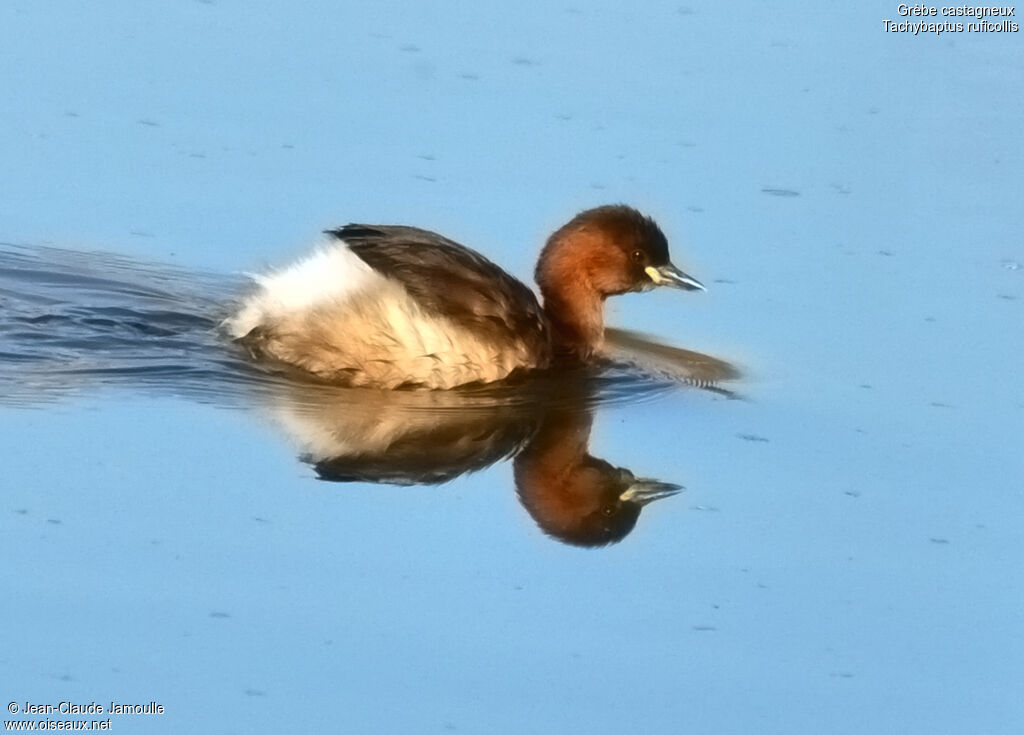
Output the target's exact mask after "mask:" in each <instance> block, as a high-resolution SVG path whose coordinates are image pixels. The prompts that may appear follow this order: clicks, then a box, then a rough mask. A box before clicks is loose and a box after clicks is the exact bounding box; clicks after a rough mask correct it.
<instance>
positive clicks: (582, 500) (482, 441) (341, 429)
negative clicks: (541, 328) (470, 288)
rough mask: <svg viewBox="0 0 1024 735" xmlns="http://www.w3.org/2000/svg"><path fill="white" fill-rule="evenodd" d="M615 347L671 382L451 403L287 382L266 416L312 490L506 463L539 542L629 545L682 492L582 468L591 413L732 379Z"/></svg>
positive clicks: (658, 353)
mask: <svg viewBox="0 0 1024 735" xmlns="http://www.w3.org/2000/svg"><path fill="white" fill-rule="evenodd" d="M613 337H614V339H615V343H616V344H617V345H619V349H620V352H619V355H618V356H619V357H620V358H623V359H626V360H627V361H628V362H629V363H630V364H631V365H635V364H636V363H637V362H638V361H639V362H646V364H647V365H648V367H650V366H651V365H652V362H651V360H650V359H649V358H651V357H652V355H653V357H656V358H658V360H659V361H660V363H659V369H660V370H661V371H662V372H663V373H671V374H672V377H673V380H672V381H671V382H670V381H668V380H660V381H658V380H653V379H648V380H638V379H637V377H636V374H635V372H633V371H630V370H623V369H621V366H620V369H619V370H618V371H616V370H615V369H614V367H613V368H611V369H609V366H604V367H603V369H580V370H578V371H573V372H568V373H559V374H557V375H555V374H547V375H539V376H534V377H532V378H530V379H528V380H524V381H522V382H520V383H519V384H518V385H499V386H485V387H480V388H476V389H466V390H456V391H393V390H392V391H389V390H372V389H366V388H339V387H335V386H325V385H315V384H304V383H295V382H292V383H289V384H288V385H287V386H286V389H285V390H279V391H274V392H273V393H272V394H271V398H270V405H271V406H272V414H273V416H274V417H275V420H276V423H277V424H278V425H279V426H281V427H282V428H283V429H284V430H285V432H286V433H287V434H288V435H290V437H291V438H292V440H293V441H294V442H295V443H296V444H297V445H298V446H299V447H300V453H301V458H302V460H303V461H305V462H307V463H308V464H309V465H311V466H312V467H313V469H314V470H315V472H316V474H317V476H318V477H319V478H320V479H323V480H330V481H335V482H374V483H388V484H399V485H414V484H439V483H443V482H447V481H449V480H452V479H454V478H456V477H458V476H460V475H462V474H465V473H469V472H475V471H477V470H480V469H483V468H485V467H488V466H490V465H492V464H494V463H497V462H499V461H502V460H505V459H508V458H512V459H513V476H514V482H515V488H516V492H517V495H518V497H519V500H520V502H521V503H522V505H523V507H524V508H525V509H526V511H527V512H528V513H529V514H530V515H531V517H532V518H533V519H534V521H535V522H536V523H537V525H538V527H539V528H540V529H541V530H542V531H543V532H544V533H545V534H547V535H548V536H550V537H552V538H555V539H557V540H559V541H562V542H564V543H567V544H572V545H576V546H604V545H607V544H611V543H615V542H618V541H620V540H621V539H623V538H624V537H625V536H626V535H627V534H629V533H630V532H631V531H632V530H633V528H634V527H635V526H636V523H637V520H638V518H639V516H640V512H641V510H642V509H643V508H644V507H645V506H646V505H648V504H649V503H651V502H653V501H655V500H659V499H661V498H667V497H670V496H672V495H674V494H676V493H678V492H680V491H681V490H682V487H681V486H680V485H677V484H674V483H672V482H664V481H661V480H655V479H649V478H645V477H639V476H637V475H635V474H634V473H633V472H632V471H631V470H628V469H625V468H622V467H617V466H615V465H613V464H611V463H610V462H608V461H606V460H604V459H601V458H598V457H594V456H592V455H591V454H590V453H589V444H590V433H591V426H592V424H593V420H594V415H595V411H597V410H600V408H601V407H602V406H606V405H608V404H609V403H613V402H615V401H617V400H621V399H624V398H630V399H636V398H637V395H638V394H639V393H642V392H645V391H646V392H651V391H663V390H667V389H669V388H670V387H673V386H678V385H679V382H685V383H689V384H691V385H695V386H698V387H701V388H704V389H708V390H712V391H715V392H718V393H724V394H727V395H731V394H730V393H729V391H728V390H726V389H724V388H722V387H721V386H720V385H719V382H720V381H723V380H728V379H732V378H735V377H737V376H738V371H737V370H736V369H735V368H734V367H733V366H732V365H730V364H729V363H726V362H723V361H721V360H718V359H717V358H712V357H709V356H707V355H702V354H700V353H696V352H690V351H687V350H678V349H677V348H666V347H664V346H661V345H657V344H656V343H650V342H646V341H645V339H644V338H643V337H642V336H640V335H636V334H632V333H625V332H622V333H616V334H615V335H613ZM627 348H628V349H627Z"/></svg>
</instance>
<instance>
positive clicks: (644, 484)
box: [619, 477, 683, 505]
mask: <svg viewBox="0 0 1024 735" xmlns="http://www.w3.org/2000/svg"><path fill="white" fill-rule="evenodd" d="M682 489H683V487H682V486H681V485H673V484H672V483H671V482H660V481H658V480H651V479H649V478H647V477H635V478H633V481H632V482H631V483H630V485H629V487H628V488H626V490H625V492H623V493H622V494H621V495H619V500H621V501H623V502H628V503H636V504H637V505H647V504H648V503H653V502H654V501H655V500H661V499H662V498H670V497H672V496H673V495H675V494H676V493H678V492H680V491H682Z"/></svg>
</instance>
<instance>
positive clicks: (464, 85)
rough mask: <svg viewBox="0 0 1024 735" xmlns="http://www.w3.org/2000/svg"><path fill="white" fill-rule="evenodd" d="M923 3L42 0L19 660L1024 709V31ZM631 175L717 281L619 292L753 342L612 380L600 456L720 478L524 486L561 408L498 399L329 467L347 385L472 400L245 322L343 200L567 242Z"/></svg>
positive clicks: (582, 693)
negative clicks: (949, 27) (316, 358)
mask: <svg viewBox="0 0 1024 735" xmlns="http://www.w3.org/2000/svg"><path fill="white" fill-rule="evenodd" d="M887 18H888V19H896V18H897V16H896V5H895V4H890V3H866V4H865V3H861V4H857V5H855V6H850V5H848V4H838V3H835V4H832V3H830V4H824V5H823V4H820V3H818V4H801V3H786V4H783V5H782V6H776V7H771V8H769V7H767V6H763V5H761V4H755V3H748V2H740V3H730V4H696V3H687V4H685V5H680V4H678V3H648V4H645V5H643V6H635V7H634V6H625V5H622V4H621V3H611V2H592V3H590V2H588V3H577V4H575V5H572V6H568V5H567V6H551V5H543V4H531V5H528V6H524V7H515V8H513V7H510V6H507V5H501V4H497V3H477V4H463V3H447V4H441V5H438V4H412V5H410V4H408V3H376V4H373V5H372V6H370V5H367V6H362V7H360V6H356V5H348V6H345V7H338V6H337V5H336V4H333V3H304V4H302V5H301V6H299V7H296V6H295V5H294V4H286V3H273V2H257V3H246V4H240V3H234V2H227V1H225V0H217V2H194V3H190V2H178V3H157V4H137V3H126V2H125V3H106V4H104V5H103V6H102V7H97V6H95V5H90V4H82V3H74V2H50V3H27V2H10V3H7V4H5V5H4V6H3V7H2V8H0V62H2V64H3V67H4V68H5V69H6V70H8V73H7V74H5V75H3V76H2V77H0V91H2V92H3V95H2V96H3V99H4V100H6V101H7V104H6V105H5V112H4V115H3V116H0V169H2V171H3V176H0V242H3V243H7V244H6V245H4V246H3V252H4V253H5V256H4V259H3V265H4V266H5V267H6V268H8V269H9V270H13V269H14V266H15V264H16V263H17V262H19V261H18V258H19V257H20V258H21V261H20V262H21V263H22V264H23V265H24V264H25V262H26V259H27V260H28V262H30V263H31V264H33V265H34V266H39V265H40V264H41V263H43V264H45V267H41V268H34V270H35V271H37V272H41V273H44V274H48V275H45V276H41V277H39V278H37V279H36V280H34V281H33V280H31V279H27V278H26V277H25V276H24V274H23V273H22V274H21V275H20V276H13V275H11V274H10V273H9V272H7V276H6V278H5V280H4V281H3V284H4V290H3V291H0V308H2V309H3V314H2V316H0V324H2V326H3V332H2V333H0V352H2V353H4V354H3V359H2V360H0V385H2V386H3V388H4V391H5V395H4V397H3V400H0V432H2V438H3V441H4V446H5V451H4V453H3V459H4V471H3V473H2V478H0V559H2V560H3V563H2V564H0V581H2V582H3V589H4V595H3V598H2V601H0V616H2V617H0V619H2V620H3V621H4V625H3V632H2V633H0V693H2V694H3V695H6V696H7V700H8V701H11V702H16V703H19V704H20V705H23V704H24V703H25V702H26V701H28V702H32V703H53V704H56V703H58V702H60V701H62V700H67V701H73V702H78V703H89V702H91V701H96V702H98V703H101V704H103V705H104V706H106V705H108V704H109V702H110V701H111V700H115V701H118V702H124V703H139V704H144V703H148V702H150V701H156V702H159V703H161V704H162V705H163V707H164V708H165V712H164V713H163V714H160V715H143V714H138V715H112V716H111V718H112V730H114V731H120V732H132V733H135V732H137V733H150V732H189V731H195V732H253V731H256V732H264V731H265V732H280V731H287V732H335V731H338V732H347V731H354V732H386V733H389V732H449V731H461V732H487V733H494V732H509V733H512V732H522V731H525V730H528V731H531V732H541V733H561V732H566V731H570V730H572V731H575V730H588V731H591V732H597V733H612V732H621V731H642V732H657V733H662V732H664V733H669V732H673V733H674V732H679V731H693V732H709V733H750V732H758V733H804V732H806V733H819V732H828V733H851V734H852V733H858V734H859V733H865V732H901V733H930V734H932V733H962V732H984V733H1016V732H1019V731H1020V730H1021V728H1022V726H1024V707H1022V706H1021V704H1020V697H1019V692H1020V690H1021V686H1022V684H1024V646H1022V643H1021V641H1022V640H1024V637H1022V635H1021V632H1022V631H1021V628H1022V623H1024V620H1022V618H1024V615H1022V613H1021V610H1022V605H1021V600H1022V592H1024V585H1022V581H1024V580H1022V575H1021V570H1020V562H1019V560H1020V558H1021V553H1022V551H1024V544H1022V541H1021V535H1020V532H1019V528H1020V523H1021V521H1022V520H1024V498H1022V493H1021V490H1022V478H1024V462H1022V459H1021V453H1020V436H1021V433H1022V429H1024V395H1022V390H1021V387H1020V379H1019V372H1020V371H1019V368H1018V365H1019V364H1020V362H1021V358H1022V356H1024V330H1022V329H1021V322H1022V309H1024V210H1022V208H1021V206H1020V201H1021V194H1022V190H1024V186H1022V184H1024V143H1022V140H1021V137H1020V134H1019V133H1020V130H1021V128H1022V123H1024V102H1022V100H1024V97H1022V95H1021V94H1020V91H1021V89H1022V86H1024V51H1022V47H1021V38H1022V37H1021V35H1020V33H1007V34H994V33H993V34H967V33H963V34H943V35H941V36H938V37H935V36H934V35H919V36H914V35H910V34H893V33H886V32H885V30H884V27H883V23H882V21H883V19H887ZM617 201H625V202H629V203H631V204H634V205H636V206H638V207H641V208H642V209H644V210H645V211H648V212H650V213H651V214H652V215H654V216H655V217H656V218H657V219H658V221H659V222H660V224H661V225H662V227H663V229H664V230H665V231H666V233H667V234H668V236H669V240H670V246H671V249H672V253H673V260H674V261H675V262H676V263H677V264H678V265H679V266H680V267H682V268H684V269H685V270H686V271H687V272H689V273H692V274H693V275H694V276H696V277H697V278H699V279H700V280H701V281H703V282H704V283H705V284H707V285H708V286H709V292H708V293H707V294H695V295H689V294H681V293H679V292H654V293H651V294H643V295H636V296H632V295H631V296H627V297H622V298H619V299H617V300H613V301H611V302H609V307H610V309H609V311H610V313H609V321H610V322H611V323H613V324H615V325H617V326H619V327H623V328H627V329H632V330H638V331H642V332H645V333H648V334H652V335H656V336H657V338H658V339H659V340H661V341H664V342H670V343H672V344H675V345H679V346H681V347H685V348H688V349H691V350H695V351H699V352H701V353H706V354H710V355H715V356H718V357H720V358H723V359H725V360H728V361H729V362H731V363H734V364H736V365H739V366H740V368H741V369H742V371H743V378H741V379H740V380H738V381H732V382H731V383H730V384H729V388H730V390H732V391H734V393H735V395H732V396H730V395H723V394H721V393H716V392H713V391H707V390H702V389H700V388H699V387H696V386H693V385H668V386H666V384H665V382H664V381H663V380H661V379H656V378H651V379H650V380H643V381H640V382H638V383H628V386H623V384H621V383H617V382H616V381H615V380H611V381H610V382H606V383H601V384H599V385H597V386H594V390H596V391H597V398H593V397H592V396H591V395H584V396H582V397H580V400H581V402H582V405H583V406H585V407H586V408H587V410H585V411H583V412H579V411H574V412H570V416H571V417H575V419H574V420H575V421H576V423H575V424H574V423H572V422H571V421H569V423H568V425H567V428H568V429H569V430H570V434H568V435H570V436H576V435H579V436H583V437H585V438H586V440H587V441H586V442H585V443H584V444H585V449H586V452H587V453H588V454H589V455H590V456H591V457H593V458H595V459H600V460H603V461H605V462H607V463H609V466H612V467H615V468H618V467H622V468H628V469H629V470H630V471H632V472H633V473H635V475H636V476H639V477H647V478H654V479H657V480H659V481H662V482H665V483H672V484H675V485H680V486H684V487H685V489H684V490H682V491H681V492H679V493H678V494H676V495H674V496H672V497H667V498H664V499H661V500H658V501H656V502H654V503H652V504H651V505H649V506H646V507H645V508H644V510H643V512H642V514H640V516H639V518H638V519H636V524H635V527H633V528H632V531H631V532H630V533H628V534H627V535H626V536H625V537H623V538H622V539H621V540H620V541H619V542H618V543H612V544H608V545H603V546H599V547H597V548H581V547H579V546H576V545H570V544H565V543H562V542H561V541H559V540H558V539H557V538H556V537H554V536H552V535H551V534H550V533H546V532H545V531H544V530H543V529H542V528H541V526H539V525H538V523H537V521H536V520H535V517H534V516H533V515H531V513H530V511H529V510H528V509H527V506H526V505H524V503H523V502H522V498H521V495H522V493H521V492H520V491H518V490H517V487H516V460H515V458H514V456H513V455H516V452H517V451H518V449H519V448H521V447H522V446H524V445H528V444H529V442H530V441H531V439H533V438H535V437H536V435H537V434H536V432H537V431H538V425H539V424H538V423H537V422H538V421H540V420H541V419H544V420H546V421H547V422H548V424H547V425H548V426H549V427H550V426H559V425H560V424H559V423H558V422H559V416H558V415H556V416H554V417H553V418H552V417H551V416H550V415H544V416H541V417H540V418H538V416H537V413H536V412H535V411H532V410H531V411H528V412H526V415H525V418H524V419H523V422H524V423H525V424H526V425H525V426H520V425H518V424H515V423H514V422H513V423H512V428H507V427H508V426H509V424H507V423H506V424H502V426H505V427H506V429H505V430H504V431H502V430H496V428H495V424H494V423H493V422H491V420H490V418H488V416H487V415H484V416H478V417H477V418H478V420H479V421H480V422H481V423H480V424H479V427H480V428H479V430H478V431H477V432H476V433H475V434H470V435H471V436H473V437H475V439H476V441H475V442H468V443H467V444H466V446H465V450H466V452H465V454H463V455H461V459H460V461H462V460H465V458H466V457H467V456H468V457H470V459H472V460H474V462H473V463H471V466H470V467H468V468H466V470H465V471H464V472H461V473H458V474H456V476H454V478H453V479H451V480H450V481H448V482H444V483H441V484H437V485H435V484H412V485H409V484H390V483H387V482H376V481H375V482H370V481H365V480H367V479H370V478H369V477H368V476H363V480H364V481H354V482H343V483H338V482H329V481H322V480H320V479H318V477H321V476H322V475H323V466H321V467H320V469H319V470H318V458H321V459H322V455H324V454H325V451H324V450H325V439H324V436H325V435H326V436H327V437H328V438H330V436H331V434H332V432H331V430H330V427H332V426H333V427H335V428H337V426H338V424H337V421H339V420H342V421H348V422H349V423H346V424H343V426H344V427H345V428H344V432H342V433H343V435H344V436H343V437H342V438H345V436H355V435H356V434H359V436H360V437H361V438H362V439H364V440H365V439H366V437H367V436H369V434H368V433H367V432H366V431H363V430H360V431H359V432H357V431H356V430H355V429H354V428H353V427H355V426H360V424H359V420H360V417H366V416H369V417H370V419H372V417H373V416H377V415H380V416H382V417H388V416H392V415H397V416H399V417H400V418H403V417H408V416H409V415H415V416H417V417H419V418H420V419H422V421H423V422H424V423H423V426H424V427H425V428H424V431H426V432H427V433H429V431H430V430H431V424H430V422H431V421H434V420H438V421H441V420H442V419H444V417H448V416H450V414H451V410H450V407H441V406H433V407H432V406H419V407H416V410H414V411H412V412H411V413H410V412H409V407H407V406H402V407H400V409H399V410H397V411H394V412H393V411H392V409H393V408H394V407H393V406H383V407H382V406H375V405H370V406H369V407H367V405H368V404H365V403H363V402H359V404H358V405H359V406H360V407H361V408H360V409H359V410H358V411H357V410H349V407H350V406H352V405H353V404H352V402H351V401H350V400H348V399H347V398H345V397H343V396H337V395H334V394H327V395H328V396H329V398H328V400H326V401H324V400H320V399H322V398H323V397H324V395H325V394H319V393H317V391H313V393H314V394H315V395H314V397H310V393H309V389H308V387H307V388H303V389H302V390H300V391H299V392H300V394H301V395H299V396H296V395H294V394H291V393H289V392H288V389H287V388H283V387H282V384H281V382H280V381H279V379H278V378H276V377H274V376H266V375H264V374H262V373H260V372H259V371H255V372H252V369H251V367H250V366H247V365H246V363H245V362H244V360H243V359H242V358H241V357H240V356H239V355H238V354H237V353H235V352H232V350H231V348H230V345H226V344H225V343H224V342H223V341H222V340H220V339H219V338H218V335H217V329H216V325H217V323H218V322H219V320H220V319H221V318H222V317H223V315H224V313H226V310H227V309H229V308H230V303H231V302H232V299H233V298H235V297H236V295H237V293H238V289H242V288H244V282H245V279H244V276H243V275H242V274H243V273H244V272H245V271H252V270H258V269H260V268H262V267H265V266H267V265H272V264H281V263H285V262H287V261H288V260H289V259H290V258H292V257H295V256H296V255H299V254H301V253H302V252H303V251H304V250H305V249H306V248H307V247H308V245H309V243H310V242H311V240H312V239H313V238H314V237H315V236H316V234H317V233H318V232H319V230H321V229H323V228H325V227H330V226H335V225H339V224H343V223H345V222H348V221H353V220H354V221H370V222H395V223H407V224H416V225H418V226H422V227H427V228H430V229H434V230H437V231H439V232H442V233H444V234H445V235H447V236H450V237H453V238H455V239H456V240H458V241H460V242H464V243H467V244H470V245H472V246H474V247H476V248H477V249H479V250H481V251H483V252H485V253H486V254H487V255H488V256H489V257H491V258H492V259H493V260H495V261H496V262H499V263H501V264H503V265H504V266H505V267H506V268H507V269H508V270H509V271H510V272H512V273H514V274H515V275H517V276H519V277H521V278H522V279H523V280H526V281H529V280H530V273H531V270H532V265H533V260H534V258H535V257H536V253H537V250H538V249H539V246H540V243H541V242H543V240H544V238H545V237H546V236H547V234H548V233H549V232H550V231H551V230H553V229H554V228H555V227H557V226H558V225H560V224H561V223H562V222H563V221H565V220H566V219H568V217H569V216H571V215H572V214H573V213H574V212H575V211H577V210H578V209H581V208H583V207H587V206H592V205H595V204H600V203H605V202H617ZM97 251H101V252H103V253H107V255H96V254H95V253H96V252H97ZM76 254H77V255H76ZM110 254H113V255H110ZM55 274H64V276H65V278H64V279H63V280H61V279H60V278H57V277H56V276H55ZM89 279H93V280H89ZM15 283H16V284H18V285H17V287H16V288H15V287H14V286H13V285H12V284H15ZM57 293H60V294H61V295H60V296H57V295H55V294H57ZM104 309H107V310H108V311H106V312H104V311H102V310H104ZM109 310H113V311H109ZM40 317H42V321H37V322H35V323H33V322H31V321H24V320H31V319H38V318H40ZM19 319H21V320H22V321H20V322H19V321H17V320H19ZM133 325H134V326H133ZM29 334H35V335H41V336H37V337H30V336H28V335H29ZM33 339H34V340H35V347H34V348H30V342H31V341H32V340H33ZM12 346H13V348H12ZM15 359H18V360H20V362H17V363H16V362H15ZM613 377H615V376H613ZM641 383H642V385H641ZM317 395H318V396H319V398H320V399H318V398H317V397H316V396H317ZM559 397H560V399H565V400H568V399H572V398H573V396H572V395H571V391H570V395H569V396H568V399H567V398H566V395H564V394H561V395H560V396H559ZM488 400H490V398H488ZM484 403H485V404H486V405H493V403H488V402H487V401H485V402H484ZM332 409H335V410H334V411H333V412H332ZM455 413H456V414H458V415H465V412H464V411H461V410H460V411H456V412H455ZM483 413H484V414H487V411H484V412H483ZM499 413H500V412H499ZM511 413H512V414H513V417H516V416H518V415H519V414H518V413H517V412H516V411H511ZM581 417H583V418H582V419H581ZM583 419H585V420H583ZM588 421H592V426H587V422H588ZM552 422H553V423H552ZM397 423H398V424H399V425H403V426H407V427H408V428H411V429H413V430H414V431H415V430H416V429H417V428H418V425H417V424H415V423H413V422H412V421H405V420H404V418H403V420H401V421H398V422H397ZM444 428H446V429H450V425H447V424H446V425H444ZM572 431H575V432H576V434H572V433H571V432H572ZM345 432H351V433H350V434H345ZM335 433H337V432H335ZM406 446H412V447H413V448H415V445H414V444H413V443H407V444H406ZM327 448H331V451H334V452H335V454H337V451H336V450H337V447H336V446H334V445H329V446H327ZM350 449H351V447H350ZM474 452H477V453H474ZM356 454H358V452H356ZM413 454H415V452H413ZM345 456H346V461H347V462H349V463H348V464H345V465H344V466H343V467H342V469H343V472H342V474H344V473H348V474H349V475H351V473H353V472H354V471H356V470H358V471H359V472H365V471H366V465H365V464H360V465H353V464H351V462H350V460H351V457H352V452H351V451H350V452H349V454H347V455H345ZM360 456H363V455H360ZM445 459H446V461H450V462H453V463H455V460H453V459H452V458H451V457H445ZM485 459H487V460H490V459H494V460H495V462H494V463H493V464H487V463H486V462H484V460H485ZM410 461H411V460H410ZM456 464H457V463H456ZM459 466H460V467H461V466H462V465H459ZM354 467H355V469H353V468H354ZM387 467H388V466H385V469H387ZM390 467H391V469H395V466H394V465H390ZM406 469H407V470H408V467H406ZM390 479H392V480H401V479H405V480H409V477H408V476H406V477H404V478H400V477H391V478H390ZM442 479H443V478H442ZM12 719H15V718H12ZM25 719H29V720H33V721H40V720H42V719H44V717H42V716H38V717H28V718H25Z"/></svg>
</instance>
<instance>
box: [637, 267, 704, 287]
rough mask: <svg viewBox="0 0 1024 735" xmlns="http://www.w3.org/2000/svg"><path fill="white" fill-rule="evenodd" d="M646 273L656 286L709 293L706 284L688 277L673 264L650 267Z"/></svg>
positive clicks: (645, 270) (646, 269)
mask: <svg viewBox="0 0 1024 735" xmlns="http://www.w3.org/2000/svg"><path fill="white" fill-rule="evenodd" d="M644 273H646V274H647V275H648V276H650V278H651V280H652V281H654V285H656V286H673V287H675V288H682V289H685V290H687V291H707V289H706V288H704V284H703V283H701V282H700V281H698V280H697V279H696V278H694V277H693V276H688V275H686V274H685V273H683V272H682V271H681V270H679V269H678V268H676V267H675V266H674V265H672V264H671V263H665V265H658V266H654V265H649V266H647V267H646V268H644Z"/></svg>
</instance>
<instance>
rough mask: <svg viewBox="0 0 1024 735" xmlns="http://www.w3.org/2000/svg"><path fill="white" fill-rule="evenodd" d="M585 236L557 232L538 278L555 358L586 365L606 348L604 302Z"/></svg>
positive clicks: (544, 254) (542, 257) (545, 251)
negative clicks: (596, 281)
mask: <svg viewBox="0 0 1024 735" xmlns="http://www.w3.org/2000/svg"><path fill="white" fill-rule="evenodd" d="M586 239H587V238H586V236H584V235H583V233H579V232H576V233H562V232H558V233H555V235H554V236H552V238H551V239H550V240H549V241H548V243H547V245H546V246H545V247H544V249H543V250H542V251H541V255H540V259H539V260H538V262H537V272H536V279H537V285H538V286H539V287H540V292H541V296H543V298H544V313H545V315H546V316H547V318H548V322H549V324H550V325H551V330H552V336H551V341H552V347H553V351H554V355H555V358H556V359H558V360H562V361H575V362H586V361H588V360H589V359H590V358H591V357H592V356H593V355H594V354H595V353H597V352H599V351H600V350H601V348H602V346H603V345H604V299H605V293H603V292H602V289H601V288H600V285H599V284H596V283H595V280H596V279H595V277H594V273H593V271H594V268H593V265H594V264H593V263H592V262H591V258H589V257H587V253H588V245H590V243H587V242H585V240H586Z"/></svg>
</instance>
